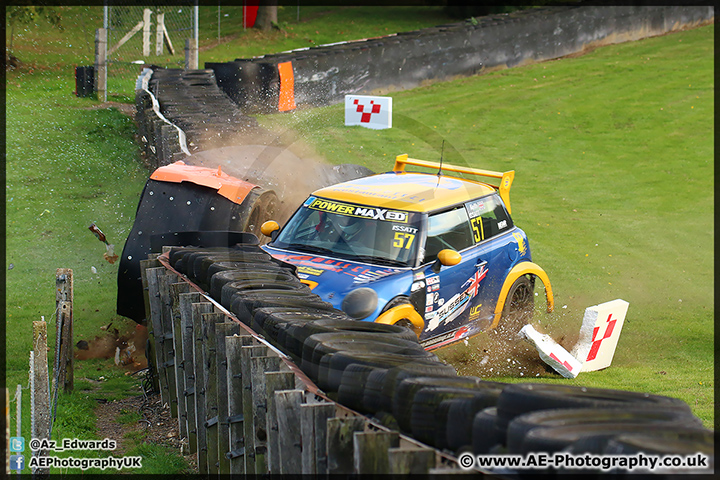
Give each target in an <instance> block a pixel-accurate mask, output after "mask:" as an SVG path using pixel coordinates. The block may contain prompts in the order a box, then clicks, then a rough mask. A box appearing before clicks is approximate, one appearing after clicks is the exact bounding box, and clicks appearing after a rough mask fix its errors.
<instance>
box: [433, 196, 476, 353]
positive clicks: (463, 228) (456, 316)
mask: <svg viewBox="0 0 720 480" xmlns="http://www.w3.org/2000/svg"><path fill="white" fill-rule="evenodd" d="M427 225H428V226H427V235H426V239H425V256H424V260H423V266H422V271H423V273H424V275H425V283H426V302H425V330H424V331H423V333H422V334H421V336H420V340H421V341H423V340H425V339H430V338H433V337H437V336H439V335H443V336H445V334H447V333H448V332H452V331H453V330H457V329H458V328H460V327H461V326H462V325H464V324H465V323H466V322H467V319H468V316H469V314H470V310H471V307H472V304H473V298H474V297H476V296H477V295H478V293H479V291H480V290H481V289H482V279H483V275H484V272H485V267H484V265H483V264H482V262H479V261H478V252H477V249H476V248H474V245H475V241H474V238H473V234H472V229H471V226H470V222H469V217H468V214H467V210H466V208H465V206H464V205H462V204H461V205H457V206H455V207H453V208H451V209H448V210H443V211H440V212H434V213H431V214H430V215H428V224H427ZM443 249H452V250H456V251H457V252H459V253H460V254H461V256H462V259H461V261H460V263H458V264H457V265H452V266H443V267H442V268H441V269H440V271H439V272H435V271H433V263H434V262H435V260H436V259H437V254H438V252H439V251H440V250H443Z"/></svg>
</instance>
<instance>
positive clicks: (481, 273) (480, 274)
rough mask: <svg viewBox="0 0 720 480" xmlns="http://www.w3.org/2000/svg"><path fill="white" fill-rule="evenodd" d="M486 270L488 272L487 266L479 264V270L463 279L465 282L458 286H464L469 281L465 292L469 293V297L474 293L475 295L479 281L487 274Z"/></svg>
mask: <svg viewBox="0 0 720 480" xmlns="http://www.w3.org/2000/svg"><path fill="white" fill-rule="evenodd" d="M487 272H488V269H487V267H486V266H485V265H481V266H480V270H478V271H477V272H475V275H473V276H472V277H470V278H468V279H467V280H466V281H465V283H463V284H462V287H460V288H463V287H465V285H467V284H468V283H469V284H470V286H468V287H467V288H466V289H465V293H467V294H468V295H470V297H474V296H475V295H477V293H478V287H479V285H480V282H481V281H482V279H483V278H485V275H487Z"/></svg>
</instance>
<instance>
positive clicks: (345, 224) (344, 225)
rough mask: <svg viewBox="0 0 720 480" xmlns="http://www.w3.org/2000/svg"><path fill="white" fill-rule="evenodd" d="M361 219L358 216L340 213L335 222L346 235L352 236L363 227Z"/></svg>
mask: <svg viewBox="0 0 720 480" xmlns="http://www.w3.org/2000/svg"><path fill="white" fill-rule="evenodd" d="M361 220H362V219H360V218H357V217H349V216H345V215H340V216H338V219H337V221H336V222H335V223H336V225H337V226H338V228H339V229H340V231H341V232H342V234H343V235H344V236H345V237H348V238H352V237H353V236H355V235H356V234H357V233H358V232H359V231H360V229H361V228H362V221H361Z"/></svg>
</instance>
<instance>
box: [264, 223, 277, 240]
mask: <svg viewBox="0 0 720 480" xmlns="http://www.w3.org/2000/svg"><path fill="white" fill-rule="evenodd" d="M260 232H261V233H262V234H263V235H265V236H266V237H270V238H271V239H272V240H275V237H277V236H278V233H279V232H280V225H278V223H277V222H276V221H274V220H268V221H267V222H265V223H263V224H262V225H261V226H260Z"/></svg>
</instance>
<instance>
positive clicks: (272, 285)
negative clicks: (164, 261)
mask: <svg viewBox="0 0 720 480" xmlns="http://www.w3.org/2000/svg"><path fill="white" fill-rule="evenodd" d="M169 256H170V263H171V264H172V265H173V266H174V267H175V268H176V269H177V270H178V271H181V273H184V274H186V275H188V276H189V277H190V278H192V279H193V280H194V281H195V282H196V283H197V284H198V285H203V286H204V287H205V288H206V289H207V290H209V291H210V292H211V295H212V297H213V298H215V299H216V300H217V301H219V302H221V304H222V305H224V306H226V308H228V309H229V310H230V311H232V312H233V313H234V314H235V315H236V316H237V318H238V319H239V320H240V321H241V322H243V323H245V324H246V325H247V326H248V327H250V328H251V329H252V330H253V331H255V332H257V333H259V334H261V335H263V336H264V337H265V338H266V339H267V340H268V341H270V342H272V343H273V344H275V345H276V346H277V347H278V348H280V349H281V350H282V351H284V352H285V353H286V354H288V355H289V356H290V357H291V358H292V359H293V360H294V362H295V363H296V364H297V365H298V366H299V367H300V368H301V370H302V371H303V372H304V373H305V374H306V375H307V376H308V378H310V379H311V380H312V381H314V382H315V383H316V384H317V385H318V387H319V388H320V389H321V390H323V391H324V392H325V393H326V394H327V395H328V396H329V397H330V398H332V399H334V400H336V401H338V402H339V403H341V404H343V405H345V406H347V407H349V408H351V409H353V410H356V411H358V412H360V413H363V414H365V415H368V416H371V417H374V418H375V419H376V421H379V422H380V423H382V424H384V425H386V426H388V427H390V428H393V429H397V430H398V431H400V432H402V433H404V434H407V435H410V436H412V437H413V438H415V439H417V440H419V441H421V442H423V443H426V444H428V445H430V446H433V447H435V448H438V449H441V450H445V451H447V452H449V453H452V454H455V455H459V454H461V453H463V452H472V453H474V454H487V453H517V454H526V453H528V452H538V451H545V452H560V451H564V452H576V453H583V452H594V453H607V452H618V451H619V452H629V451H633V449H635V450H637V449H638V448H639V447H638V445H639V444H641V443H642V441H648V438H651V437H652V438H653V439H654V440H653V442H651V443H652V445H653V448H654V449H655V450H656V451H659V452H663V453H682V452H685V451H690V450H692V449H695V451H697V452H706V453H707V455H708V456H709V457H710V462H711V463H712V462H713V460H714V457H713V454H712V452H713V447H714V443H713V432H712V431H710V430H707V429H704V428H703V427H702V423H701V422H700V420H699V419H698V418H696V417H694V416H693V415H692V413H691V411H690V407H689V406H688V405H687V404H686V403H685V402H683V401H681V400H679V399H676V398H670V397H664V396H660V395H649V394H643V393H636V392H628V391H620V390H610V389H599V388H585V387H577V386H569V385H547V384H533V383H523V384H513V385H510V384H506V383H500V382H493V381H487V380H483V379H480V378H477V377H473V376H458V375H457V372H456V371H455V369H454V368H453V367H452V366H450V365H446V364H444V363H443V362H442V361H440V360H439V359H438V357H437V356H435V355H434V354H432V353H430V352H427V351H426V350H424V349H423V348H422V347H421V346H420V344H419V343H418V341H417V337H416V336H415V334H414V333H413V332H412V331H411V330H409V329H407V328H405V327H401V326H397V325H384V324H377V323H368V322H361V321H355V320H352V319H350V318H349V317H348V316H347V315H346V314H345V313H344V312H342V311H339V310H336V309H334V308H333V307H332V306H331V305H330V304H329V303H327V302H324V301H322V300H321V299H320V297H318V296H317V295H315V294H313V293H312V290H311V289H310V288H309V287H308V286H307V285H305V284H304V283H302V282H301V281H300V280H299V278H298V277H297V274H296V270H295V268H294V267H293V266H291V265H289V264H286V263H284V262H281V261H278V260H276V259H273V258H271V257H270V256H269V255H267V254H265V253H264V252H263V251H262V250H261V249H260V248H259V246H258V245H257V244H256V243H248V244H238V245H235V247H232V248H193V247H181V248H173V249H171V251H170V254H169ZM571 473H572V472H571Z"/></svg>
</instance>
